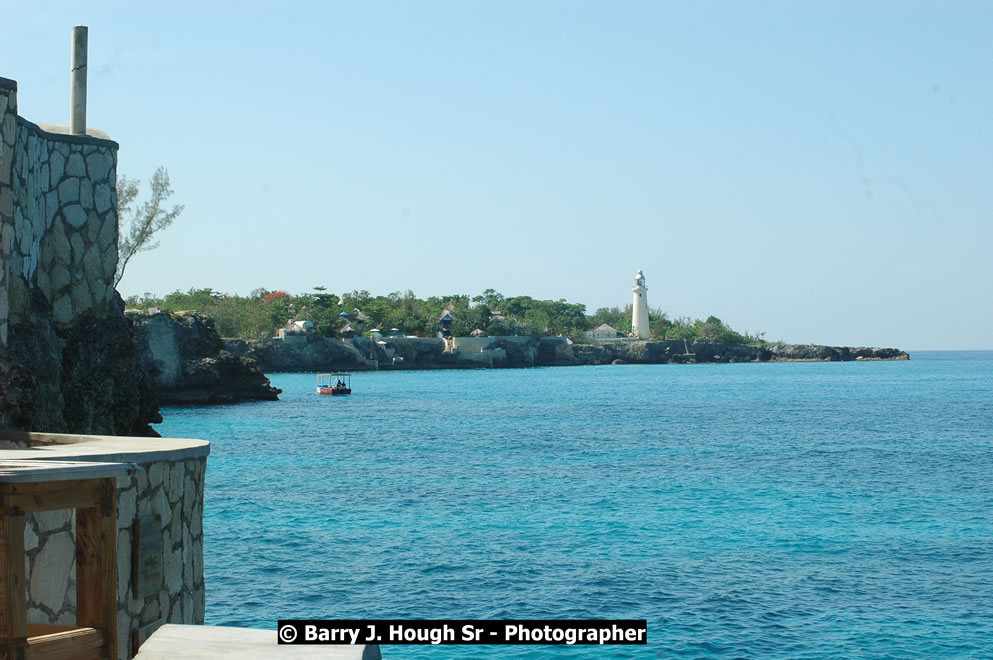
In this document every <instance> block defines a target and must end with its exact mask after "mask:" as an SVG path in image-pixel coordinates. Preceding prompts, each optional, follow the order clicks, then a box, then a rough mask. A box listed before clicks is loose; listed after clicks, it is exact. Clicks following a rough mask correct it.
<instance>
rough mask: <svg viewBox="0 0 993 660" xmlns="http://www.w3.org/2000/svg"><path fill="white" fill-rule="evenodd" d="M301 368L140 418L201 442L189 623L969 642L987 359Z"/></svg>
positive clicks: (477, 652) (622, 650) (992, 358)
mask: <svg viewBox="0 0 993 660" xmlns="http://www.w3.org/2000/svg"><path fill="white" fill-rule="evenodd" d="M314 380H315V379H314V375H313V374H275V375H273V376H272V381H273V384H274V385H276V386H278V387H281V388H282V389H283V394H282V396H281V400H280V401H278V402H260V403H248V404H240V405H234V406H213V407H191V408H168V409H165V410H164V411H163V413H164V416H165V422H164V423H163V424H161V425H159V427H158V430H159V432H160V433H162V434H163V435H167V436H177V437H196V438H204V439H208V440H210V441H211V443H212V446H211V455H210V459H209V461H208V468H207V492H206V507H205V514H204V518H205V519H204V530H205V531H204V536H205V544H204V553H205V579H206V584H207V623H208V624H213V625H229V626H250V627H260V628H270V629H273V630H275V622H276V620H277V619H279V618H337V619H344V618H354V619H361V618H370V619H372V618H375V619H407V618H413V619H445V618H455V619H503V618H519V619H523V618H536V619H594V618H595V619H604V618H634V619H647V621H648V630H649V644H648V646H647V647H636V646H610V647H599V648H598V647H552V646H476V647H471V646H448V647H415V646H390V647H384V648H383V651H384V656H385V657H386V658H387V659H388V658H456V657H488V658H524V657H527V658H531V657H535V658H546V657H548V658H550V657H556V658H594V657H595V658H601V657H614V658H644V657H669V656H680V655H682V656H703V657H711V656H713V657H739V656H742V657H775V656H780V657H792V658H804V657H818V658H833V657H842V656H844V657H882V656H892V657H907V656H919V657H948V656H974V657H978V656H986V657H989V655H990V654H993V485H991V484H993V353H990V352H955V353H919V354H915V355H913V359H912V360H911V361H909V362H852V363H787V364H736V365H657V366H603V367H576V368H547V369H522V370H479V371H420V372H408V373H385V372H380V373H361V374H357V375H355V376H354V378H353V382H352V385H353V390H354V392H355V393H354V394H353V395H352V396H350V397H327V396H325V397H322V396H319V395H317V394H315V393H314ZM274 638H275V637H274Z"/></svg>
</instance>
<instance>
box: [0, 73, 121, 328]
mask: <svg viewBox="0 0 993 660" xmlns="http://www.w3.org/2000/svg"><path fill="white" fill-rule="evenodd" d="M0 110H2V111H3V142H4V147H3V149H4V159H3V167H2V168H0V172H2V174H0V185H2V186H3V189H2V190H0V198H2V203H0V214H2V216H3V218H2V219H3V227H2V229H0V231H2V235H0V238H2V253H3V261H4V262H5V263H4V264H3V265H4V266H5V267H4V268H3V271H4V273H3V275H2V276H0V277H2V280H0V282H2V286H0V323H2V324H3V325H2V326H0V339H2V341H3V343H4V344H6V342H7V328H6V326H7V323H8V322H9V323H11V324H12V323H15V322H16V321H17V320H18V319H19V318H21V317H23V316H24V315H25V314H26V313H27V311H28V307H29V305H30V296H29V290H30V289H37V290H38V291H40V292H41V294H42V295H43V296H44V298H45V300H46V301H47V303H48V304H50V305H51V306H52V312H53V320H54V321H55V323H56V324H69V323H71V322H72V321H73V320H75V319H77V318H78V317H80V316H81V315H83V314H84V313H86V312H87V311H89V310H91V309H94V308H102V307H103V306H105V305H106V303H107V301H108V300H110V298H111V296H113V295H114V287H113V284H114V271H115V270H116V268H117V150H118V145H117V143H116V142H113V141H111V140H104V139H101V138H96V137H92V136H84V135H79V136H76V135H62V134H56V133H48V132H46V131H44V130H42V129H41V128H39V127H38V126H37V125H35V124H33V123H31V122H29V121H27V120H25V119H24V118H22V117H19V116H17V88H16V84H14V83H13V82H12V81H5V82H4V81H0ZM4 311H6V314H4V313H3V312H4Z"/></svg>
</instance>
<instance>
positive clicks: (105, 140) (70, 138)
mask: <svg viewBox="0 0 993 660" xmlns="http://www.w3.org/2000/svg"><path fill="white" fill-rule="evenodd" d="M17 123H18V124H20V125H21V126H24V127H25V128H27V129H28V130H31V131H34V132H35V133H38V134H39V135H40V136H41V137H46V138H48V139H50V140H55V141H57V142H68V143H70V144H92V145H95V146H98V147H112V148H113V149H115V150H120V148H121V145H119V144H118V143H117V142H114V141H113V140H111V139H110V136H109V135H107V134H106V133H104V132H103V131H101V130H98V129H95V128H93V129H90V128H88V129H86V135H71V134H70V133H69V132H68V131H69V129H68V128H66V127H65V126H60V125H58V124H42V125H38V124H36V123H34V122H33V121H28V120H27V119H25V118H24V117H21V116H20V115H18V117H17ZM42 126H44V127H45V128H42ZM60 129H61V130H65V131H66V132H65V133H62V132H61V131H60Z"/></svg>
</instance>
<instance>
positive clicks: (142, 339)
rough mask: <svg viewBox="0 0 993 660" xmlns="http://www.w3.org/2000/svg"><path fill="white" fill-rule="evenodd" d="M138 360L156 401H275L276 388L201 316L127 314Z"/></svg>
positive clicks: (255, 364) (251, 362) (208, 320)
mask: <svg viewBox="0 0 993 660" xmlns="http://www.w3.org/2000/svg"><path fill="white" fill-rule="evenodd" d="M129 319H130V321H131V325H132V327H133V328H134V333H135V344H136V346H137V353H138V361H139V364H140V365H141V368H142V370H143V371H144V372H145V374H146V375H147V376H148V379H149V381H150V382H151V384H152V387H153V389H154V390H155V392H156V393H157V394H158V398H159V401H160V403H166V404H168V403H235V402H239V401H252V400H269V401H272V400H276V399H278V398H279V393H280V392H281V390H280V389H279V388H276V387H272V385H271V384H270V383H269V379H268V378H266V377H265V374H263V373H262V371H261V370H260V369H259V365H258V364H257V363H256V362H255V361H253V360H250V359H247V358H244V357H239V356H236V355H233V354H232V353H231V352H230V351H228V350H226V348H225V345H224V342H223V340H221V338H220V336H219V335H218V334H217V330H216V329H215V328H214V320H213V319H211V318H208V317H206V316H202V315H200V314H189V315H186V316H177V317H172V316H170V315H169V314H166V313H164V312H160V313H158V314H153V315H151V316H145V315H144V314H136V315H130V316H129Z"/></svg>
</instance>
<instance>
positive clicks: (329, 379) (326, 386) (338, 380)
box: [317, 371, 352, 394]
mask: <svg viewBox="0 0 993 660" xmlns="http://www.w3.org/2000/svg"><path fill="white" fill-rule="evenodd" d="M317 393H318V394H351V393H352V374H350V373H348V372H347V371H335V372H332V373H327V374H317Z"/></svg>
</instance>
